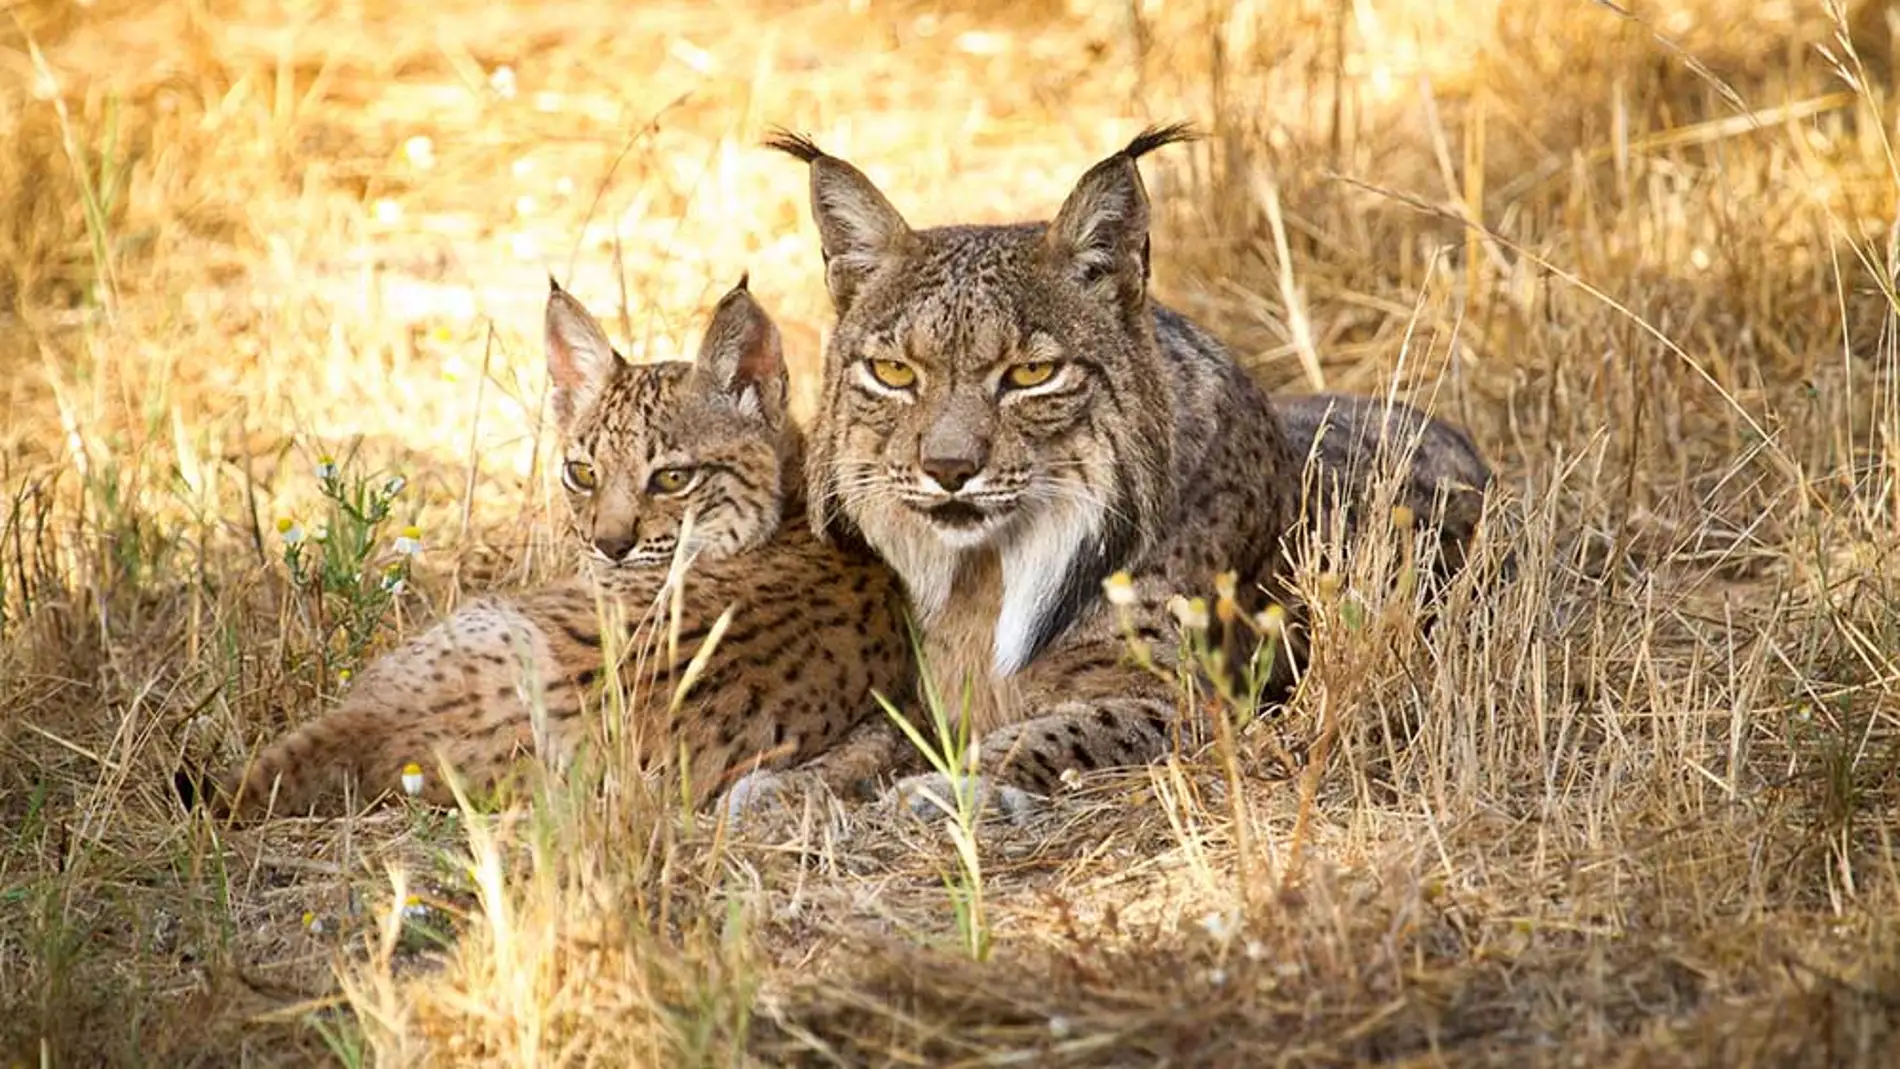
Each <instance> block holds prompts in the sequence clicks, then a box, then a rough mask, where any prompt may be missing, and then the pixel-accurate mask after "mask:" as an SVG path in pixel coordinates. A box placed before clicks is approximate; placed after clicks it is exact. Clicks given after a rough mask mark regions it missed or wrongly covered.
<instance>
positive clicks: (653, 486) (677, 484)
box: [647, 468, 693, 494]
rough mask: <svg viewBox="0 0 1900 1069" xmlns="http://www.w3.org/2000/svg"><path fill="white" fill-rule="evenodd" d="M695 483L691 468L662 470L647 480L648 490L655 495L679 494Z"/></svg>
mask: <svg viewBox="0 0 1900 1069" xmlns="http://www.w3.org/2000/svg"><path fill="white" fill-rule="evenodd" d="M692 481H693V469H691V468H661V469H660V470H659V471H656V472H654V473H653V477H652V478H650V479H648V480H647V490H648V492H649V493H655V494H677V493H679V492H680V491H681V490H684V489H686V484H688V483H690V482H692Z"/></svg>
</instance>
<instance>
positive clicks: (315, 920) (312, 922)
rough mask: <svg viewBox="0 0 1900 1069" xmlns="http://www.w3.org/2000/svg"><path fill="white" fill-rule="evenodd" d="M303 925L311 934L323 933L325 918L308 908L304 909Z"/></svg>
mask: <svg viewBox="0 0 1900 1069" xmlns="http://www.w3.org/2000/svg"><path fill="white" fill-rule="evenodd" d="M303 927H304V931H306V932H309V933H310V934H311V935H322V934H323V918H322V917H319V916H317V915H316V914H315V913H312V912H311V911H309V910H307V909H306V910H304V911H303Z"/></svg>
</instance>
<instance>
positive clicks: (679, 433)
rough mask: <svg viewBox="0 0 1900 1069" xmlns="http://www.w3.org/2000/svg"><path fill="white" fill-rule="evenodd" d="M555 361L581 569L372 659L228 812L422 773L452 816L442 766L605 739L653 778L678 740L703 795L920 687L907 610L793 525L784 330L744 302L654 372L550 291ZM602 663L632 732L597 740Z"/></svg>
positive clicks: (836, 774) (486, 777)
mask: <svg viewBox="0 0 1900 1069" xmlns="http://www.w3.org/2000/svg"><path fill="white" fill-rule="evenodd" d="M548 362H549V370H550V373H551V375H552V377H553V382H554V387H555V393H554V408H555V413H556V417H557V419H558V420H559V421H560V423H561V426H562V429H563V431H564V437H565V439H566V456H567V458H568V460H569V461H570V462H571V461H575V460H580V461H582V462H584V463H586V464H588V465H589V466H590V468H591V469H592V478H591V480H584V481H588V482H591V484H592V485H591V487H576V486H572V485H571V486H570V499H571V500H572V502H573V504H574V505H575V508H574V510H573V512H574V515H575V526H576V529H577V533H579V534H580V535H582V536H583V538H584V539H585V540H586V541H587V543H588V545H589V549H590V552H589V559H590V560H591V561H592V563H593V565H594V570H593V574H592V575H591V576H590V577H588V578H585V579H581V578H577V579H575V580H573V581H569V582H566V583H557V584H555V585H552V586H549V587H545V588H541V589H538V590H533V591H529V592H526V593H522V594H518V595H508V596H497V597H489V598H484V599H481V600H479V601H477V602H475V603H473V604H471V605H469V606H466V607H464V608H463V609H461V610H460V611H458V612H456V613H455V614H454V615H453V616H451V617H450V618H449V619H447V620H445V621H443V622H442V623H441V624H439V625H438V626H436V627H434V628H432V629H430V630H429V631H427V632H425V633H424V634H423V635H421V636H420V637H418V638H416V639H415V640H414V641H411V642H410V643H408V644H407V645H405V646H403V647H402V648H400V649H398V650H395V651H393V652H391V653H389V654H387V655H385V656H383V657H381V658H380V659H378V660H377V661H375V662H374V663H373V664H371V665H370V666H369V667H368V668H367V669H366V670H365V671H364V672H363V673H362V674H361V675H360V676H359V678H358V679H357V680H355V681H354V682H353V684H352V685H351V688H350V690H349V692H348V694H347V695H346V696H345V698H344V701H343V703H342V704H341V705H340V706H339V707H338V708H337V709H335V710H334V711H332V712H330V713H328V714H327V715H325V716H322V717H319V718H318V719H316V720H314V721H312V722H311V723H309V724H307V725H305V726H304V727H302V728H300V729H298V730H296V731H293V732H292V733H290V734H289V735H288V736H286V737H284V738H283V739H281V740H279V741H277V742H275V743H273V744H271V745H270V746H269V747H267V748H266V749H264V750H263V751H262V752H261V753H259V754H258V755H257V757H256V759H255V760H254V761H253V762H251V764H250V765H249V766H248V768H247V769H246V770H244V771H243V773H242V774H240V775H234V776H232V777H230V778H227V780H226V781H225V782H224V784H223V785H222V790H221V791H220V792H219V793H218V796H217V798H218V800H219V801H218V803H217V804H218V805H219V807H220V809H221V811H224V812H238V813H242V814H255V813H260V812H264V811H270V812H276V813H301V812H306V811H309V810H312V809H318V810H334V809H335V808H336V807H337V806H338V805H339V804H340V803H341V802H342V800H343V798H344V797H345V795H346V792H347V791H348V790H349V789H350V788H352V787H353V788H354V790H355V791H356V794H357V797H359V798H367V797H369V796H373V795H376V794H380V793H383V792H386V791H390V790H393V789H395V788H396V787H397V785H398V783H399V781H400V779H401V775H402V769H403V767H404V766H405V765H406V764H408V763H409V762H416V763H418V764H420V765H422V766H423V768H424V769H425V773H424V777H423V788H422V792H421V793H422V797H423V798H424V800H426V801H429V802H433V803H438V804H449V803H451V802H452V795H451V793H450V791H449V789H448V786H447V784H446V783H445V782H444V780H443V778H442V777H441V776H440V775H438V774H437V772H436V769H437V767H438V761H442V762H446V763H447V764H448V766H450V767H452V768H453V769H455V770H456V772H457V773H458V774H459V775H461V776H462V777H465V778H466V780H467V781H468V782H469V783H470V785H471V786H473V787H475V788H477V789H480V788H483V787H487V786H492V785H493V784H495V783H496V782H498V781H499V780H500V779H501V778H502V777H503V776H504V774H505V773H506V772H507V771H508V769H509V768H510V766H512V765H513V763H514V762H515V761H516V760H517V759H518V758H520V757H522V756H524V755H528V754H538V755H540V756H542V757H544V758H547V759H549V760H552V761H554V762H556V763H559V762H562V761H565V760H568V759H570V758H571V757H572V756H573V755H574V754H575V753H576V751H577V750H578V749H579V748H580V747H581V745H582V744H583V743H584V742H585V741H587V740H590V739H598V738H599V737H600V736H601V732H600V729H601V728H602V727H603V726H611V727H613V728H615V729H616V730H617V731H618V732H620V733H623V734H624V737H626V738H627V739H629V740H630V742H631V743H632V745H633V746H634V748H635V750H636V752H637V753H638V754H640V755H642V756H644V757H646V758H649V759H653V760H655V761H659V762H664V761H666V760H668V759H670V758H671V757H672V756H673V755H675V754H677V753H678V752H679V748H680V747H681V746H682V745H683V746H684V747H685V749H686V751H687V753H688V754H689V755H690V763H689V765H688V766H687V767H686V768H685V769H684V771H685V772H686V773H687V774H688V775H689V777H690V782H691V784H692V786H693V789H694V792H695V795H696V797H697V798H699V799H700V800H704V799H705V798H707V797H709V796H710V794H711V793H712V792H713V791H715V790H716V789H718V788H719V787H720V786H722V785H723V784H725V783H727V782H729V781H730V779H731V778H732V777H733V776H734V775H735V774H737V773H739V772H743V771H745V770H747V769H749V768H753V767H765V768H774V767H784V766H789V765H793V764H797V763H800V762H805V761H809V760H811V759H813V758H817V757H820V755H824V754H827V753H828V752H829V751H831V750H832V749H833V748H834V747H836V746H837V745H838V744H839V743H840V742H841V741H843V740H845V739H846V738H847V737H848V736H849V737H853V738H857V737H859V736H863V737H865V738H871V739H875V738H877V737H880V736H881V734H882V729H881V728H879V727H878V725H876V724H871V725H868V726H867V725H864V724H863V723H861V722H862V721H864V720H865V718H866V717H867V715H876V714H875V709H876V708H877V706H876V703H875V701H874V699H873V694H874V693H881V694H885V695H889V696H892V697H897V696H899V695H901V694H902V693H904V692H906V689H907V687H908V685H909V683H908V681H909V672H910V667H909V665H910V656H909V653H910V651H909V647H908V644H907V641H906V637H905V633H904V629H903V622H902V612H903V605H902V592H901V589H900V587H899V585H898V582H897V579H896V577H895V576H894V575H892V574H891V572H890V571H889V570H888V569H887V568H886V567H884V566H883V565H882V564H880V563H879V562H878V561H877V560H876V558H875V557H874V556H873V555H872V554H871V553H870V552H869V551H868V550H865V549H863V548H861V547H860V548H852V547H850V546H848V545H845V544H830V545H827V544H824V543H822V542H821V541H820V540H819V539H818V538H817V537H816V536H815V535H814V533H813V531H812V529H811V526H810V525H809V523H807V522H806V520H805V516H804V500H803V492H802V486H803V480H802V471H801V468H800V458H801V455H802V439H801V436H800V434H799V432H798V429H797V427H796V426H795V425H794V424H793V423H792V421H791V420H790V419H789V418H788V416H787V414H786V411H785V396H786V393H785V368H784V363H783V360H782V358H781V354H780V352H779V341H778V333H777V331H776V330H775V329H774V328H773V325H772V323H771V321H770V319H769V318H767V317H766V315H765V313H764V312H763V311H762V310H761V309H760V308H759V307H758V305H757V304H756V303H755V302H754V301H753V300H752V298H751V296H750V295H749V294H748V293H747V292H746V290H745V288H744V284H743V283H742V284H741V286H740V288H739V289H737V290H735V291H734V292H733V293H731V294H729V295H728V296H727V297H726V298H725V299H724V300H723V301H721V302H720V305H719V307H718V309H717V310H716V311H715V313H714V315H713V320H712V324H711V326H710V327H709V328H708V330H707V336H706V340H705V342H704V343H703V345H702V347H701V351H700V354H699V356H698V358H697V359H696V360H695V361H694V362H693V363H691V364H686V363H662V364H654V365H646V366H635V365H631V364H628V363H627V362H626V361H624V360H622V359H621V358H620V357H619V356H618V355H617V354H616V353H614V351H613V349H612V348H611V346H610V345H609V344H608V343H607V340H606V336H605V334H604V332H603V331H601V329H600V327H599V325H598V324H597V323H596V322H595V321H594V320H593V318H592V317H591V316H589V315H588V314H587V311H586V309H585V308H583V307H582V306H581V305H580V304H579V302H577V301H575V300H574V299H573V298H572V297H570V296H568V295H567V294H565V293H563V292H562V291H561V290H560V289H559V287H554V288H553V290H552V292H551V293H550V295H549V299H548ZM681 467H690V468H692V469H693V471H694V474H693V477H692V478H691V480H689V482H688V483H682V484H681V486H680V488H678V489H676V490H675V491H672V492H667V493H656V492H654V489H653V486H652V480H653V472H655V471H659V470H669V469H677V468H681ZM574 481H576V482H578V481H583V480H574ZM689 487H690V488H689ZM688 512H691V513H693V522H692V524H691V532H692V533H691V536H690V540H689V544H688V545H687V547H686V549H685V550H684V551H683V553H681V554H680V559H681V560H682V561H685V560H687V559H688V558H690V566H689V567H686V568H685V569H684V571H683V573H682V572H680V571H679V570H678V569H673V574H672V575H671V576H669V568H668V567H666V565H667V564H668V563H669V562H671V561H673V560H674V550H675V548H677V542H678V539H679V536H680V531H681V529H682V517H684V516H685V514H686V513H688ZM603 543H606V545H605V546H603ZM623 543H624V544H625V545H626V546H628V547H630V548H626V549H624V550H622V549H621V548H620V547H621V546H622V544H623ZM660 547H665V551H664V555H663V556H662V555H661V550H660ZM674 582H677V583H678V584H679V587H680V591H679V595H678V600H679V606H680V612H679V618H678V619H679V625H678V631H677V632H672V629H671V626H670V619H671V614H672V605H673V601H674V593H673V590H672V583H674ZM728 611H729V612H730V613H731V614H732V616H731V624H730V627H729V629H728V630H727V631H726V632H725V634H724V637H723V638H722V639H721V640H720V641H719V642H718V643H717V645H716V646H715V647H714V649H713V653H712V655H711V657H710V659H709V660H708V661H707V662H706V664H705V667H704V672H703V674H702V675H701V676H700V677H699V678H698V681H697V683H696V684H695V685H694V686H693V687H692V688H691V690H690V691H689V692H688V695H687V697H686V699H685V700H684V702H683V703H680V704H679V705H678V706H677V707H675V706H674V705H673V703H672V698H673V697H674V692H675V690H676V688H677V687H678V686H679V684H680V682H681V680H682V678H683V674H684V672H685V670H686V668H687V665H688V663H689V661H690V660H691V658H692V657H693V656H694V655H695V654H696V653H697V652H698V651H699V648H700V646H701V644H702V642H704V641H705V640H706V639H707V638H708V636H709V634H710V633H711V632H712V630H713V628H714V626H715V624H716V622H717V621H718V620H719V619H720V617H721V614H722V613H726V612H728ZM673 634H676V636H677V644H674V643H671V642H669V641H668V638H669V636H670V635H673ZM616 655H617V656H618V657H619V658H620V659H619V660H618V661H613V660H612V658H613V657H614V656H616ZM610 664H611V665H613V666H614V667H617V668H618V675H619V678H620V680H621V682H622V684H623V686H624V688H625V690H626V692H627V693H628V697H629V703H628V705H627V706H626V708H627V710H628V716H627V719H626V720H624V721H621V722H619V723H616V724H614V725H604V724H603V721H602V716H601V714H602V712H603V710H604V709H607V708H611V707H612V705H611V704H610V703H606V702H603V701H602V700H601V694H602V689H603V686H604V685H605V682H606V679H607V676H608V673H607V672H606V670H605V669H606V667H607V666H609V665H610ZM854 728H856V729H857V732H856V733H855V734H853V729H854ZM857 752H858V751H847V752H846V753H845V754H844V755H843V756H841V757H837V756H834V757H831V758H829V759H828V760H826V761H821V762H820V763H819V765H818V766H817V769H818V770H819V771H820V772H821V773H823V774H824V776H825V778H826V779H828V780H829V781H832V782H840V783H841V782H844V781H848V780H851V779H855V778H857V777H858V776H860V775H863V774H865V773H866V772H867V771H868V770H867V769H866V768H865V767H864V763H865V760H867V758H862V757H854V754H855V753H857ZM887 757H888V754H882V755H876V756H874V757H871V758H868V759H869V760H875V761H878V762H882V761H884V760H885V759H887ZM854 762H855V763H854Z"/></svg>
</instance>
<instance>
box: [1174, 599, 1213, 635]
mask: <svg viewBox="0 0 1900 1069" xmlns="http://www.w3.org/2000/svg"><path fill="white" fill-rule="evenodd" d="M1168 612H1170V613H1172V614H1173V616H1174V621H1175V623H1178V624H1180V625H1181V626H1182V627H1183V628H1186V629H1187V630H1190V631H1205V630H1207V599H1206V598H1184V597H1182V596H1181V595H1179V594H1176V595H1175V596H1173V597H1172V598H1169V599H1168Z"/></svg>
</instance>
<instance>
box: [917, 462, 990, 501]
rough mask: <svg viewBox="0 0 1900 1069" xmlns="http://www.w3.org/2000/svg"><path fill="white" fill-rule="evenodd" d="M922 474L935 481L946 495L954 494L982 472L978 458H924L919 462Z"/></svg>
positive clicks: (981, 465)
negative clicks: (922, 470)
mask: <svg viewBox="0 0 1900 1069" xmlns="http://www.w3.org/2000/svg"><path fill="white" fill-rule="evenodd" d="M920 464H921V466H922V467H923V469H924V474H925V475H928V476H930V477H931V478H932V479H935V480H937V485H938V486H941V487H943V488H944V491H945V492H947V493H952V494H954V493H956V492H957V491H958V490H961V489H963V484H964V483H967V482H969V481H970V480H971V479H973V478H975V477H976V473H977V472H979V471H982V470H983V462H982V459H981V458H979V457H925V458H923V460H922V461H920Z"/></svg>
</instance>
